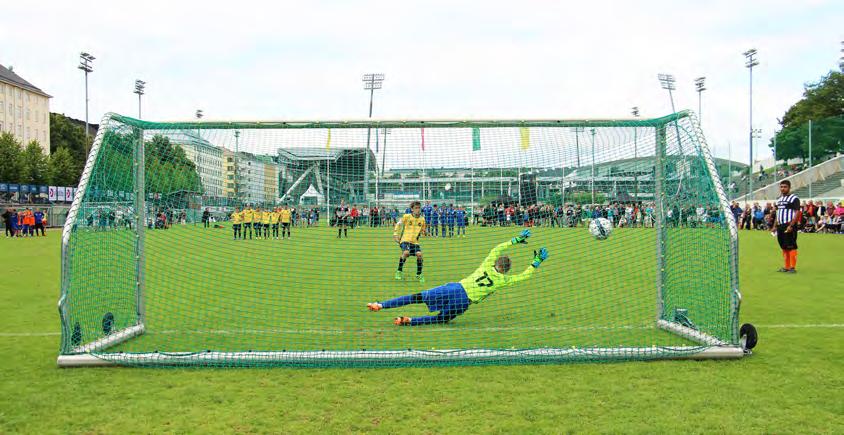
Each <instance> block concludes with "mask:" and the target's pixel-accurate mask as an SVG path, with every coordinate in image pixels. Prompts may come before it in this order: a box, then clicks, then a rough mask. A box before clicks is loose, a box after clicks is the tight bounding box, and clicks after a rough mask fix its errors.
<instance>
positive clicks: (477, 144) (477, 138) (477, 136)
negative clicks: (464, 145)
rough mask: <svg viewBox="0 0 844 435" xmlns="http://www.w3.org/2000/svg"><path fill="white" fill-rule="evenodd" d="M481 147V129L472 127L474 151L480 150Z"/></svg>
mask: <svg viewBox="0 0 844 435" xmlns="http://www.w3.org/2000/svg"><path fill="white" fill-rule="evenodd" d="M480 149H481V129H479V128H477V127H475V128H473V129H472V151H480Z"/></svg>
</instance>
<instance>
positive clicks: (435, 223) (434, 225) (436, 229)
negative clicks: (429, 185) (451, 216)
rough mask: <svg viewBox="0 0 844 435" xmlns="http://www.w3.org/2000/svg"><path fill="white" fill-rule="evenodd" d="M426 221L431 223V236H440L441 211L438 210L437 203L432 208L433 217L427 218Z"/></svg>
mask: <svg viewBox="0 0 844 435" xmlns="http://www.w3.org/2000/svg"><path fill="white" fill-rule="evenodd" d="M425 222H429V223H430V227H429V228H430V231H431V234H429V235H431V236H438V235H439V234H440V211H439V210H437V205H436V204H434V207H433V208H432V209H431V219H430V220H428V218H427V217H426V218H425Z"/></svg>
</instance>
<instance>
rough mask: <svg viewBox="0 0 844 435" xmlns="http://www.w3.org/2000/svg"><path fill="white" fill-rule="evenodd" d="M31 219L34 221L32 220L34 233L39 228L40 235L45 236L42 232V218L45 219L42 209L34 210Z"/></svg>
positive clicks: (36, 232) (36, 233)
mask: <svg viewBox="0 0 844 435" xmlns="http://www.w3.org/2000/svg"><path fill="white" fill-rule="evenodd" d="M33 219H34V221H35V222H34V224H35V227H34V230H35V235H36V236H37V235H38V231H39V230H40V231H41V235H42V236H45V235H46V233H45V232H44V220H45V219H44V211H43V210H35V213H33Z"/></svg>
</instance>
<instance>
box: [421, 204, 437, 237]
mask: <svg viewBox="0 0 844 435" xmlns="http://www.w3.org/2000/svg"><path fill="white" fill-rule="evenodd" d="M433 210H434V208H433V207H431V201H428V202H427V203H426V204H425V206H423V207H422V216H424V217H425V222H426V223H428V224H430V223H431V212H432V211H433ZM425 234H426V235H428V229H427V226H426V228H425Z"/></svg>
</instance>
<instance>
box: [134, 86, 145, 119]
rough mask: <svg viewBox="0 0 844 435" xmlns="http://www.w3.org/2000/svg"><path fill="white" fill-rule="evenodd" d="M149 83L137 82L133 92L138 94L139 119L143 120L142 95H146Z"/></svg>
mask: <svg viewBox="0 0 844 435" xmlns="http://www.w3.org/2000/svg"><path fill="white" fill-rule="evenodd" d="M146 86H147V82H145V81H143V80H135V90H134V91H133V92H132V93H134V94H138V119H141V95H144V90H145V89H146Z"/></svg>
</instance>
